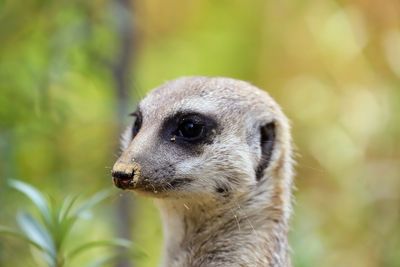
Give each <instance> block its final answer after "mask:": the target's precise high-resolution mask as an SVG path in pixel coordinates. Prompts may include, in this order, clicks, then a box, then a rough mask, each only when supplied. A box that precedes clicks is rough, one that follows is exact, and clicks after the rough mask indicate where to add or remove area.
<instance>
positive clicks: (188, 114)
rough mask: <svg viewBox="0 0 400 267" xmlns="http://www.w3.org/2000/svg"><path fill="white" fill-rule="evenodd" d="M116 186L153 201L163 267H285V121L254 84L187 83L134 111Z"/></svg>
mask: <svg viewBox="0 0 400 267" xmlns="http://www.w3.org/2000/svg"><path fill="white" fill-rule="evenodd" d="M132 115H133V116H134V117H135V122H134V124H133V126H132V127H130V129H129V130H128V131H127V132H126V133H125V135H124V136H125V137H124V140H123V142H122V143H123V144H122V150H123V151H122V154H121V156H120V158H119V159H118V160H117V162H116V163H115V165H114V167H113V170H112V176H113V181H114V184H115V185H116V186H117V187H119V188H121V189H127V190H133V191H136V192H138V193H140V194H144V195H147V196H151V197H154V198H155V200H156V204H157V206H158V207H159V209H160V212H161V218H162V222H163V228H164V229H163V230H164V239H165V245H164V257H163V259H162V264H161V265H162V266H165V267H167V266H168V267H201V266H203V267H206V266H207V267H214V266H246V267H248V266H262V267H266V266H270V267H272V266H274V267H290V266H291V262H290V255H289V246H288V237H287V235H288V220H289V217H290V214H291V209H292V208H291V198H292V196H291V195H292V194H291V188H292V177H293V168H292V166H293V161H292V141H291V135H290V129H289V123H288V120H287V118H286V116H285V115H284V114H283V112H282V111H281V109H280V107H279V106H278V104H277V103H276V102H275V101H274V100H273V99H272V98H271V97H270V96H269V95H268V94H267V93H266V92H265V91H262V90H260V89H258V88H257V87H255V86H253V85H251V84H249V83H247V82H244V81H239V80H234V79H230V78H208V77H184V78H180V79H177V80H174V81H169V82H167V83H165V84H164V85H162V86H160V87H158V88H156V89H155V90H153V91H152V92H150V93H149V94H148V95H147V96H146V97H145V98H144V99H143V100H142V101H141V102H140V103H139V105H138V108H137V111H136V112H134V113H133V114H132Z"/></svg>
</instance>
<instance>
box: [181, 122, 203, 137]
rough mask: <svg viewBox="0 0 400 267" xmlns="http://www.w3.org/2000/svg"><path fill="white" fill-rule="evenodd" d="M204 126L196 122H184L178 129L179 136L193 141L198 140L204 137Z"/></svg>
mask: <svg viewBox="0 0 400 267" xmlns="http://www.w3.org/2000/svg"><path fill="white" fill-rule="evenodd" d="M204 128H205V127H204V124H202V123H199V122H195V121H194V120H191V119H188V120H184V121H183V122H182V123H181V124H180V125H179V127H178V136H180V137H183V138H185V139H187V140H188V141H191V140H198V139H200V138H202V137H204V131H205V129H204Z"/></svg>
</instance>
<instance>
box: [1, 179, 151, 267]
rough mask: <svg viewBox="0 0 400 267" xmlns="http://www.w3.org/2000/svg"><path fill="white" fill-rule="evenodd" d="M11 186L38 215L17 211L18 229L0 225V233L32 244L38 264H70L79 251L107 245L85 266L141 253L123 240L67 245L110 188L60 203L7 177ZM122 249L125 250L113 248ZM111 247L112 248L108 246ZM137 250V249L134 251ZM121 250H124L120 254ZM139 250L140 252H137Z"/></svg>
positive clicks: (54, 266)
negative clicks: (29, 203)
mask: <svg viewBox="0 0 400 267" xmlns="http://www.w3.org/2000/svg"><path fill="white" fill-rule="evenodd" d="M9 185H10V187H12V188H14V189H16V190H18V191H19V192H21V193H23V194H25V195H26V196H27V197H28V198H29V199H30V201H31V202H32V204H34V206H35V207H36V209H37V211H38V213H39V216H38V217H39V218H40V219H38V217H37V216H34V215H32V214H31V213H28V212H26V211H20V212H19V213H18V214H17V223H18V226H19V228H20V229H19V230H16V229H13V228H11V227H7V226H4V225H0V234H1V235H3V236H6V235H9V236H12V237H15V238H17V239H19V240H20V241H23V242H25V243H26V244H29V245H30V246H31V247H32V254H33V256H34V257H33V259H34V260H35V261H36V263H37V264H38V265H39V266H48V267H64V266H73V265H72V264H71V262H73V260H75V259H76V258H77V257H78V256H80V255H81V254H82V253H84V252H87V251H88V250H90V249H94V248H97V247H108V248H109V249H108V252H106V253H104V252H103V253H102V254H101V255H102V256H97V257H95V258H94V259H93V260H92V262H91V263H87V264H88V265H87V266H91V267H99V266H103V264H104V263H107V262H115V259H117V258H119V257H123V256H124V257H128V256H135V254H136V256H137V257H138V256H143V253H140V251H139V250H137V249H136V247H134V244H133V243H132V242H130V241H129V240H126V239H120V238H113V239H105V240H94V241H85V240H84V239H79V240H77V239H75V240H74V241H75V242H73V243H76V245H75V247H73V248H70V246H68V243H71V240H69V239H70V237H71V231H72V228H73V227H74V225H76V224H78V223H79V221H80V220H82V218H84V217H88V216H89V215H90V211H91V209H92V208H93V207H94V206H96V205H98V204H99V203H100V202H102V201H104V200H105V199H106V198H108V197H109V196H110V195H111V191H110V190H104V191H100V192H98V193H96V194H95V195H93V196H92V197H90V198H88V199H86V200H84V201H83V202H82V203H80V204H79V207H76V206H77V203H76V202H77V199H78V196H71V195H70V196H67V197H66V198H65V199H64V200H63V201H62V203H61V204H57V203H55V201H54V199H52V198H47V197H46V196H45V195H43V194H42V193H41V192H40V191H39V190H38V189H36V188H35V187H33V186H31V185H29V184H27V183H24V182H21V181H18V180H10V181H9ZM118 247H119V248H125V249H126V251H123V250H116V249H112V248H118ZM110 248H111V249H110ZM134 248H135V249H136V252H135V251H134ZM123 252H124V253H123ZM138 252H139V253H138Z"/></svg>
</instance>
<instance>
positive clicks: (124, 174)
mask: <svg viewBox="0 0 400 267" xmlns="http://www.w3.org/2000/svg"><path fill="white" fill-rule="evenodd" d="M111 175H112V177H113V181H114V184H115V185H116V186H117V187H119V188H121V189H128V188H130V189H132V188H134V187H135V185H136V183H137V180H138V178H139V175H140V166H139V165H138V164H137V163H135V162H133V163H126V162H123V161H121V160H120V161H117V162H116V163H115V164H114V167H113V169H112V171H111Z"/></svg>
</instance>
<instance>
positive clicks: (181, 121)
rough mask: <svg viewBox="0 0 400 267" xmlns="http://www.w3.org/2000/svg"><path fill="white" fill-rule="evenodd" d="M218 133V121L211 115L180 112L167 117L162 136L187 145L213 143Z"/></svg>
mask: <svg viewBox="0 0 400 267" xmlns="http://www.w3.org/2000/svg"><path fill="white" fill-rule="evenodd" d="M216 133H217V122H216V119H214V118H213V117H212V116H210V115H204V114H199V113H193V112H178V113H176V114H175V115H173V116H171V117H169V118H167V119H166V120H165V122H164V125H163V127H162V133H161V135H162V137H163V138H164V139H167V140H168V141H171V142H174V143H176V144H178V145H181V146H184V147H187V146H191V145H199V144H205V143H211V142H212V140H213V137H214V136H215V134H216Z"/></svg>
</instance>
